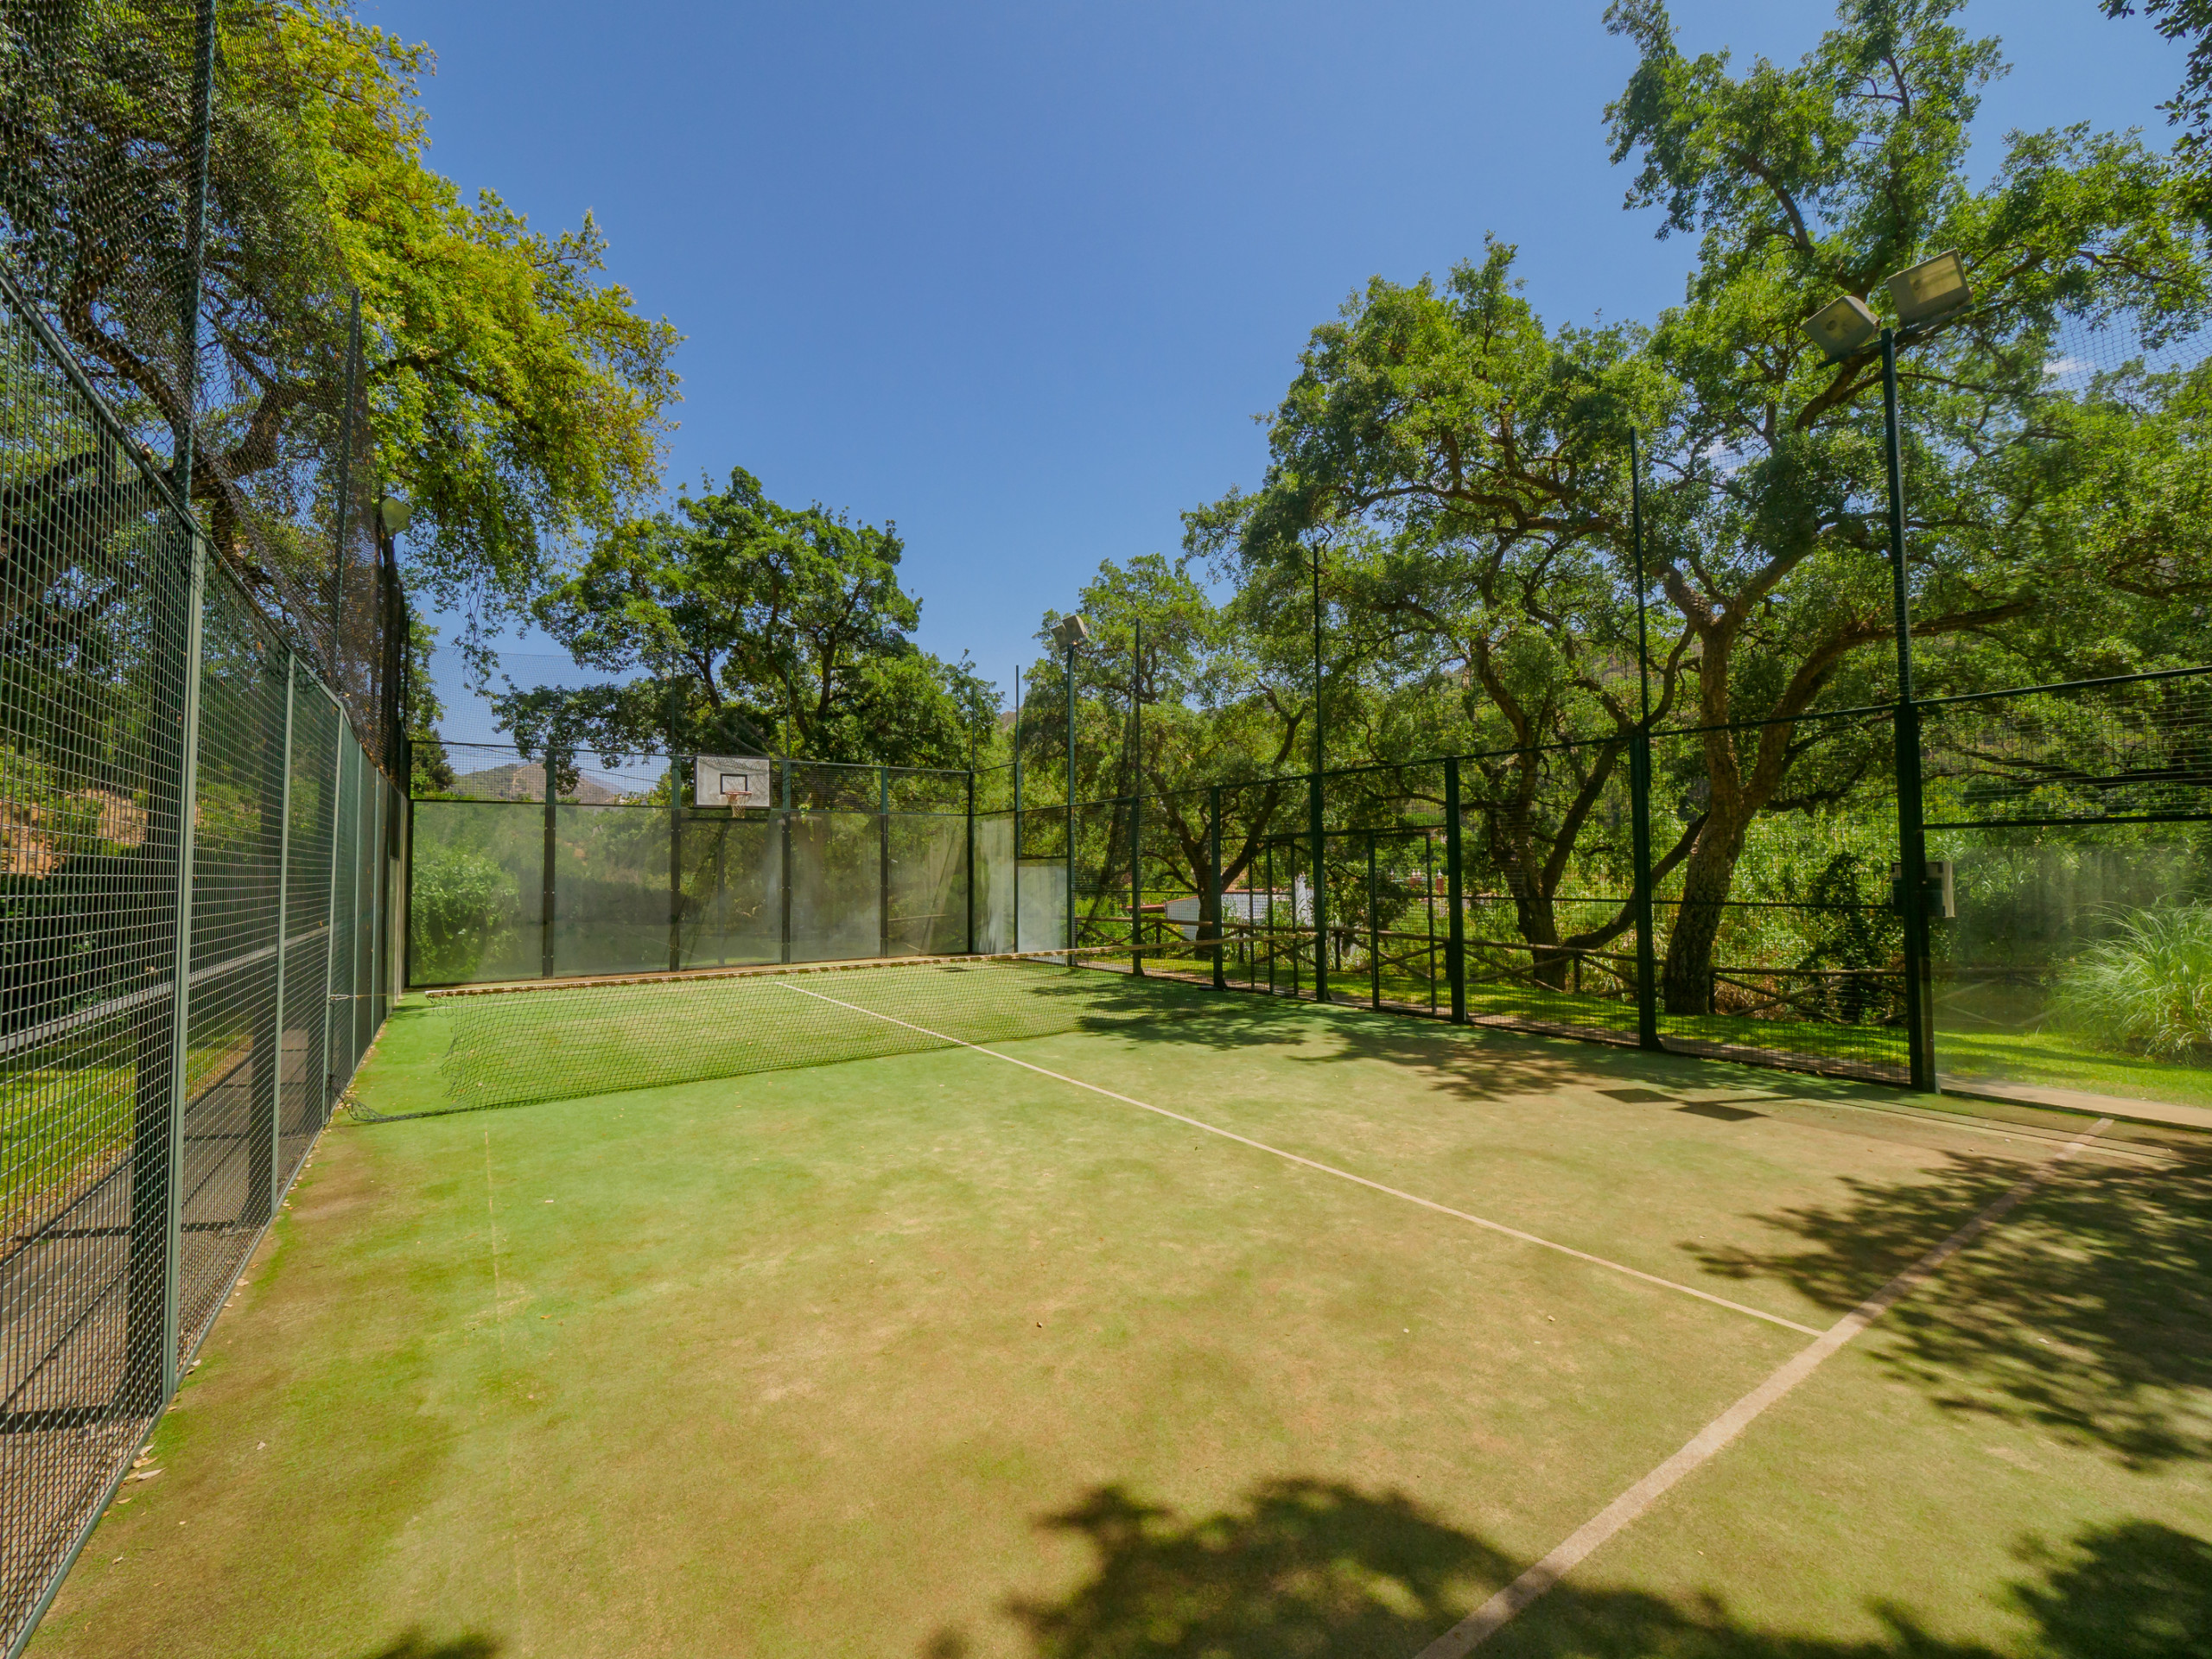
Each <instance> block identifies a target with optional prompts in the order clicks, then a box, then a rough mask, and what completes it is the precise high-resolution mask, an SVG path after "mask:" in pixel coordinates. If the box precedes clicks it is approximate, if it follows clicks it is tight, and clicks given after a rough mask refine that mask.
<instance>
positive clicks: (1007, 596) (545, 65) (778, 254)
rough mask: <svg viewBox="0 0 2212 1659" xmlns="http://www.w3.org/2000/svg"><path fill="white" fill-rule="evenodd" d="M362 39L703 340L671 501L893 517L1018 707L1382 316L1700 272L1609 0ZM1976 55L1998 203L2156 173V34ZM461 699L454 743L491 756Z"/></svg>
mask: <svg viewBox="0 0 2212 1659" xmlns="http://www.w3.org/2000/svg"><path fill="white" fill-rule="evenodd" d="M360 5H361V15H362V16H364V18H365V19H366V20H368V21H371V22H376V23H378V24H379V25H381V26H382V27H384V28H386V29H391V30H392V31H393V32H395V33H397V34H398V35H403V36H404V37H405V38H407V39H409V40H416V41H428V42H429V45H430V46H431V47H432V48H433V49H434V50H435V52H436V54H437V58H438V70H437V73H436V75H435V78H434V79H431V80H430V82H429V85H428V86H427V88H426V92H425V99H426V102H427V105H428V107H429V111H430V131H431V138H432V148H431V151H430V160H431V162H432V164H433V165H434V166H435V167H436V168H439V170H441V171H442V172H444V173H446V174H447V175H449V176H451V177H452V178H454V180H456V181H458V182H459V183H460V185H461V188H463V190H464V191H468V192H474V190H476V189H477V188H482V187H488V188H493V189H496V190H498V191H499V193H500V194H502V195H503V196H504V197H505V199H506V200H507V201H508V202H509V204H510V205H512V206H513V207H517V208H518V209H520V210H521V211H523V212H524V213H527V214H528V215H529V216H530V219H531V222H532V223H533V224H535V225H537V226H541V227H543V228H547V229H551V228H555V227H558V226H569V225H573V224H574V223H575V221H576V219H577V218H578V217H579V216H580V215H581V214H582V212H583V211H584V210H586V209H587V208H588V209H589V210H590V211H592V212H593V213H595V214H596V215H597V217H598V219H599V223H600V225H601V227H602V229H603V230H604V231H605V232H606V233H607V238H608V239H609V241H610V243H611V245H612V246H611V250H610V255H609V263H610V269H611V271H612V274H613V276H614V277H615V278H616V279H617V280H619V281H620V282H622V283H626V285H627V286H628V287H629V288H630V289H631V290H632V292H633V293H634V294H635V296H637V300H638V303H639V306H640V307H641V308H643V309H645V311H647V312H648V313H652V314H655V315H663V314H664V315H666V316H667V317H668V318H669V320H670V321H672V322H673V323H674V324H675V325H676V327H677V328H678V329H679V330H680V331H681V332H682V333H683V335H684V337H685V338H684V342H683V346H682V347H681V348H680V350H679V352H678V354H677V368H678V370H679V372H681V374H682V376H683V403H682V404H681V405H680V406H679V407H678V408H677V411H676V414H677V419H678V420H679V421H680V422H681V426H680V428H679V429H678V430H677V433H676V435H675V437H674V441H673V444H672V446H671V458H670V469H669V478H670V481H671V485H673V484H674V483H675V482H677V480H696V479H697V478H698V477H699V476H700V475H701V474H702V473H704V474H711V475H712V476H713V477H714V478H715V480H717V481H719V480H721V478H722V477H723V476H724V475H726V474H727V473H728V469H729V467H731V466H732V465H733V464H741V465H743V466H745V467H747V468H749V469H750V470H751V471H753V473H754V474H758V475H759V476H760V479H761V480H762V481H763V482H764V483H765V484H766V487H767V489H768V491H769V493H771V494H772V495H774V496H775V497H776V498H777V499H780V500H784V501H787V502H791V503H794V504H798V503H804V502H806V501H809V500H820V501H822V502H823V503H825V504H827V505H831V506H835V507H840V508H844V509H846V510H849V512H852V513H854V514H855V515H856V516H857V517H860V518H866V519H869V520H882V519H885V518H892V519H895V520H897V522H898V524H899V529H900V531H901V532H902V533H903V534H904V535H905V537H906V544H907V554H906V566H905V577H906V586H907V588H908V589H909V591H911V592H913V593H916V594H918V595H919V596H920V597H921V599H922V601H923V613H922V630H921V636H920V637H921V640H922V643H923V644H925V645H927V646H929V647H930V648H931V649H932V650H934V651H937V652H941V653H944V654H945V655H948V656H951V657H956V658H957V657H958V656H959V655H960V654H961V653H962V652H969V653H970V654H972V656H973V657H974V658H975V660H976V665H977V666H978V667H979V668H980V669H981V670H982V671H983V672H984V673H985V674H986V675H987V676H988V677H990V678H992V679H995V680H996V681H997V682H998V683H999V684H1000V686H1001V690H1002V692H1005V691H1010V690H1011V680H1012V673H1013V670H1014V666H1015V665H1016V664H1018V663H1019V664H1026V663H1027V661H1028V660H1029V659H1030V658H1031V657H1032V656H1033V654H1034V646H1033V645H1032V644H1031V642H1030V635H1031V633H1032V632H1033V630H1034V629H1035V628H1036V626H1037V624H1038V620H1039V615H1040V613H1042V612H1043V611H1044V610H1045V609H1046V607H1048V606H1065V605H1066V604H1067V603H1068V601H1069V600H1070V598H1071V595H1072V594H1073V593H1074V591H1075V590H1076V588H1077V587H1078V586H1079V585H1080V583H1081V582H1083V581H1084V578H1085V577H1086V576H1087V575H1089V574H1090V572H1092V571H1093V570H1095V569H1096V567H1097V565H1098V563H1099V562H1100V561H1101V560H1103V559H1119V558H1124V557H1127V556H1130V555H1132V554H1136V553H1143V552H1148V551H1155V550H1157V551H1173V550H1174V549H1175V548H1176V546H1177V545H1178V543H1179V536H1180V527H1179V518H1178V515H1179V513H1180V512H1182V511H1183V510H1185V508H1187V507H1190V506H1192V505H1196V504H1197V503H1198V502H1201V501H1204V500H1208V499H1212V498H1214V497H1216V496H1218V495H1219V494H1220V493H1223V492H1224V490H1226V489H1227V488H1228V487H1229V486H1230V485H1232V484H1242V485H1244V486H1251V485H1252V484H1254V483H1255V482H1256V481H1257V480H1258V479H1259V476H1260V473H1261V469H1262V465H1263V463H1264V453H1265V452H1264V444H1263V441H1262V433H1261V430H1260V429H1259V428H1258V427H1257V426H1255V424H1254V423H1253V421H1252V418H1251V417H1252V416H1254V415H1255V414H1257V413H1260V412H1261V411H1263V410H1268V409H1269V408H1271V407H1272V406H1273V405H1274V403H1275V402H1276V401H1277V400H1278V399H1279V398H1280V397H1281V394H1282V391H1283V389H1284V387H1285V385H1287V381H1288V379H1289V377H1290V374H1291V372H1292V370H1293V368H1294V363H1295V359H1296V356H1297V353H1298V351H1299V348H1300V346H1301V345H1302V344H1303V343H1304V341H1305V339H1306V334H1307V331H1308V330H1309V329H1311V328H1312V327H1313V326H1314V325H1315V324H1316V323H1319V322H1321V321H1325V320H1326V319H1327V318H1328V317H1329V316H1331V315H1332V314H1333V313H1334V311H1335V310H1336V308H1337V307H1338V304H1339V303H1340V302H1342V301H1343V299H1344V296H1346V295H1347V294H1348V293H1349V292H1350V291H1351V289H1353V288H1355V287H1356V286H1357V285H1359V284H1360V283H1363V282H1364V281H1365V280H1366V279H1367V278H1368V277H1370V276H1371V275H1375V274H1378V273H1379V274H1381V275H1383V276H1386V277H1391V278H1393V279H1395V280H1400V281H1406V280H1411V279H1412V278H1414V277H1419V276H1420V275H1421V273H1423V272H1424V271H1434V272H1437V273H1442V272H1443V271H1444V270H1446V269H1448V268H1449V267H1450V266H1451V264H1452V263H1453V262H1454V261H1455V260H1458V259H1461V258H1464V257H1470V256H1472V255H1474V254H1476V253H1478V251H1480V248H1481V246H1482V239H1483V235H1484V232H1486V231H1487V232H1496V233H1497V235H1498V236H1499V237H1501V238H1504V239H1505V240H1508V241H1510V242H1513V243H1516V244H1517V245H1519V246H1520V249H1521V251H1522V275H1523V276H1524V277H1526V278H1527V280H1528V293H1529V297H1530V298H1531V299H1532V300H1534V301H1535V302H1536V304H1537V305H1538V307H1539V308H1541V310H1542V311H1543V312H1544V313H1545V314H1546V315H1548V316H1550V317H1553V318H1554V319H1557V318H1585V319H1586V318H1587V317H1589V316H1590V315H1592V314H1594V313H1599V312H1603V313H1604V314H1605V315H1608V316H1614V317H1618V316H1623V315H1630V316H1640V317H1649V316H1650V315H1654V314H1655V313H1656V311H1657V310H1658V309H1659V308H1661V307H1662V306H1663V305H1665V304H1667V303H1669V302H1671V301H1673V300H1675V299H1676V298H1677V297H1679V296H1680V294H1681V284H1682V277H1683V273H1684V271H1685V270H1686V269H1687V261H1688V256H1689V253H1690V246H1689V244H1688V242H1687V241H1686V240H1684V239H1681V238H1677V239H1675V240H1673V241H1669V242H1660V241H1657V240H1656V239H1655V238H1654V237H1653V231H1654V229H1655V224H1654V220H1653V217H1652V215H1650V214H1649V213H1624V212H1623V211H1622V207H1621V201H1622V196H1623V193H1624V190H1625V188H1626V186H1627V179H1626V177H1625V174H1624V169H1618V168H1613V167H1612V166H1611V165H1610V164H1609V162H1608V161H1607V159H1606V147H1605V137H1604V129H1603V124H1602V117H1601V111H1602V109H1603V107H1604V105H1605V101H1606V100H1607V99H1609V98H1611V97H1612V96H1613V95H1614V94H1615V93H1616V92H1618V90H1619V87H1620V86H1621V83H1622V82H1623V80H1624V78H1625V77H1626V75H1627V73H1628V71H1629V69H1630V61H1631V60H1630V52H1629V50H1628V48H1627V47H1626V46H1625V45H1624V43H1623V42H1621V41H1616V40H1614V39H1612V38H1611V37H1610V36H1608V35H1606V34H1605V32H1604V29H1603V28H1602V26H1601V24H1600V22H1599V18H1600V16H1601V14H1602V11H1603V7H1602V5H1601V4H1599V3H1598V0H1582V3H1569V4H1552V5H1548V6H1532V5H1528V4H1507V3H1502V0H1463V3H1459V4H1446V3H1382V0H1366V3H1360V4H1353V3H1349V0H1345V3H1332V4H1322V3H1305V0H1274V3H1266V4H1262V3H1255V0H1237V3H1227V0H1224V3H1217V4H1190V3H1181V4H1160V3H1145V0H1119V3H1114V4H1106V3H1080V4H1077V3H1039V0H1031V3H1023V4H1012V3H993V4H970V5H966V6H961V7H944V6H931V5H917V4H912V3H908V4H899V5H893V4H888V3H871V4H836V3H825V4H810V5H790V4H776V5H769V4H760V3H741V4H731V3H702V0H631V3H627V4H621V5H608V4H607V3H605V0H593V3H589V4H584V3H575V0H551V3H548V0H533V3H528V4H525V3H522V0H469V3H467V4H465V5H455V4H453V3H451V0H445V3H432V0H360ZM1830 16H1832V13H1831V11H1830V10H1829V8H1828V7H1827V6H1825V5H1819V4H1804V3H1786V0H1698V3H1683V4H1680V5H1678V6H1677V7H1676V8H1675V21H1676V25H1677V34H1678V38H1679V39H1680V41H1681V44H1682V46H1683V48H1685V49H1686V50H1689V51H1700V50H1705V49H1708V48H1713V47H1719V46H1726V47H1729V48H1732V49H1733V51H1734V52H1735V54H1736V56H1737V58H1738V61H1739V62H1740V61H1748V60H1749V59H1750V58H1751V56H1752V55H1753V54H1762V53H1763V54H1766V55H1768V56H1770V57H1774V58H1777V59H1789V60H1794V59H1795V58H1796V57H1797V56H1798V55H1800V54H1802V53H1803V52H1804V51H1805V50H1806V49H1807V48H1808V47H1809V46H1810V45H1811V44H1812V42H1813V41H1814V40H1815V38H1816V36H1817V35H1818V34H1819V33H1820V31H1821V29H1822V28H1823V27H1825V26H1826V24H1827V21H1828V19H1829V18H1830ZM1966 16H1967V22H1968V23H1969V25H1970V26H1974V27H1976V28H1977V29H1980V30H1981V31H1984V32H1995V33H1998V34H2000V35H2002V36H2003V37H2004V39H2005V46H2006V48H2007V54H2008V56H2009V57H2010V58H2011V60H2012V63H2013V65H2014V68H2013V73H2012V74H2011V76H2010V77H2008V78H2007V79H2005V80H2003V81H2001V82H1999V84H1998V86H1996V87H1995V88H1994V89H1993V92H1992V93H1991V95H1990V96H1989V97H1988V99H1986V103H1985V105H1984V111H1983V119H1982V121H1981V123H1980V137H1981V145H1980V156H1981V158H1982V160H1983V162H1984V163H1985V165H1986V167H1987V168H1993V167H1994V165H1995V163H1996V161H1997V156H1998V140H1999V137H2000V136H2001V135H2002V133H2003V132H2004V131H2005V130H2006V129H2008V128H2012V127H2043V126H2049V125H2056V124H2065V123H2069V122H2074V121H2083V120H2086V121H2089V122H2092V123H2094V124H2098V125H2100V126H2113V127H2124V126H2128V125H2140V126H2143V127H2144V128H2145V129H2146V130H2148V131H2150V132H2151V134H2152V137H2154V139H2155V140H2156V141H2157V142H2158V143H2164V142H2165V137H2166V129H2165V127H2164V117H2163V116H2161V115H2159V114H2158V113H2157V111H2155V108H2154V105H2156V104H2158V102H2159V101H2160V100H2161V99H2165V98H2167V97H2170V96H2171V94H2172V92H2173V91H2174V89H2175V87H2176V86H2177V84H2178V82H2179V79H2180V76H2181V70H2182V62H2181V57H2182V54H2181V53H2180V52H2179V51H2178V50H2177V49H2176V48H2172V47H2170V46H2168V45H2167V44H2165V43H2164V41H2160V40H2159V39H2158V37H2157V35H2155V34H2154V32H2153V31H2152V29H2151V28H2150V27H2149V26H2148V25H2147V24H2145V23H2144V22H2142V21H2141V20H2140V19H2134V20H2130V21H2127V22H2108V21H2107V20H2106V19H2105V18H2104V17H2103V16H2102V15H2101V12H2100V11H2099V10H2098V7H2097V5H2096V3H2095V0H1979V3H1976V4H1974V5H1973V6H1971V7H1969V9H1968V10H1967V14H1966ZM550 649H551V647H550V646H549V645H547V644H546V643H545V642H543V640H542V639H530V640H518V641H517V642H516V650H517V652H518V653H531V654H533V655H534V654H535V653H537V652H546V651H548V650H550ZM557 670H558V664H556V663H553V662H550V661H543V660H540V661H529V660H525V659H523V658H519V657H518V660H517V662H516V664H515V672H516V674H517V677H518V678H524V679H537V678H540V677H543V678H547V679H552V678H556V677H559V676H558V673H557ZM441 677H442V678H446V677H447V676H445V675H443V674H442V676H441ZM570 677H571V678H573V677H574V676H573V675H571V676H570ZM454 690H458V688H457V685H451V684H449V685H448V691H449V692H451V691H454ZM448 702H449V704H451V705H452V708H453V716H454V717H453V718H452V719H451V720H450V721H448V728H447V730H448V735H450V736H454V737H463V738H466V737H477V736H484V737H488V736H490V735H492V734H491V732H490V730H489V723H488V720H487V719H486V716H485V715H483V714H482V712H481V710H480V709H476V708H474V706H473V705H472V704H471V703H470V702H469V700H467V699H465V698H458V697H454V696H449V697H448Z"/></svg>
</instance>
